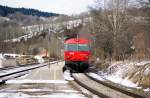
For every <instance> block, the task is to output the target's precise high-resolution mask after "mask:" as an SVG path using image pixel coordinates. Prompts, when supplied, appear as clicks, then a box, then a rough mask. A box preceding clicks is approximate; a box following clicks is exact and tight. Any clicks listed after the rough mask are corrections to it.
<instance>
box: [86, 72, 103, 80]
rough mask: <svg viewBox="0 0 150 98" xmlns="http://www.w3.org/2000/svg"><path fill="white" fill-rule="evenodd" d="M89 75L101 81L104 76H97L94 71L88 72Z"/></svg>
mask: <svg viewBox="0 0 150 98" xmlns="http://www.w3.org/2000/svg"><path fill="white" fill-rule="evenodd" d="M89 75H90V76H91V77H93V78H96V79H98V80H101V81H105V79H104V78H102V77H101V76H99V75H98V74H95V73H89Z"/></svg>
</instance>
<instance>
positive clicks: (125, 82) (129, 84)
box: [105, 75, 139, 88]
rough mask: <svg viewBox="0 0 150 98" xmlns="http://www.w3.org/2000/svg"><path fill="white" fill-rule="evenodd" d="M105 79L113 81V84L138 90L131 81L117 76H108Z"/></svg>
mask: <svg viewBox="0 0 150 98" xmlns="http://www.w3.org/2000/svg"><path fill="white" fill-rule="evenodd" d="M105 78H106V79H108V80H110V81H113V82H114V83H118V84H121V85H124V86H127V87H133V88H139V87H138V84H135V83H133V82H132V81H130V80H128V79H122V78H121V77H119V76H113V75H110V76H106V77H105Z"/></svg>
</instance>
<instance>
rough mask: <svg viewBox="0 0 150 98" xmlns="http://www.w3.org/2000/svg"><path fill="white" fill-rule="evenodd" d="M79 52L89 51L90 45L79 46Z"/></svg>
mask: <svg viewBox="0 0 150 98" xmlns="http://www.w3.org/2000/svg"><path fill="white" fill-rule="evenodd" d="M78 50H79V51H89V45H88V44H78Z"/></svg>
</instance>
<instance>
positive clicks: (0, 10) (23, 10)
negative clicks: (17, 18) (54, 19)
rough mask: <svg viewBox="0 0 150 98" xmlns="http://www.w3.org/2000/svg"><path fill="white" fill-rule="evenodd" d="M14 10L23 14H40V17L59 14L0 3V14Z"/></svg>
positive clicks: (10, 12)
mask: <svg viewBox="0 0 150 98" xmlns="http://www.w3.org/2000/svg"><path fill="white" fill-rule="evenodd" d="M16 12H19V13H22V14H24V15H32V16H38V17H40V16H42V17H51V16H59V14H56V13H48V12H42V11H39V10H36V9H28V8H12V7H7V6H2V5H0V16H3V17H5V16H7V15H9V14H14V13H16Z"/></svg>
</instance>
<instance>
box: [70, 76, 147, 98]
mask: <svg viewBox="0 0 150 98" xmlns="http://www.w3.org/2000/svg"><path fill="white" fill-rule="evenodd" d="M72 76H73V78H74V79H75V81H76V82H77V83H78V84H79V85H81V86H82V87H84V88H86V89H87V90H89V91H91V92H92V93H94V94H96V95H98V96H99V97H102V98H149V97H148V96H142V95H137V94H133V93H131V92H126V91H124V90H122V89H116V88H115V86H110V85H109V84H107V83H102V82H100V81H99V80H96V79H94V78H92V77H90V76H87V74H83V73H78V74H77V73H74V74H72Z"/></svg>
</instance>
